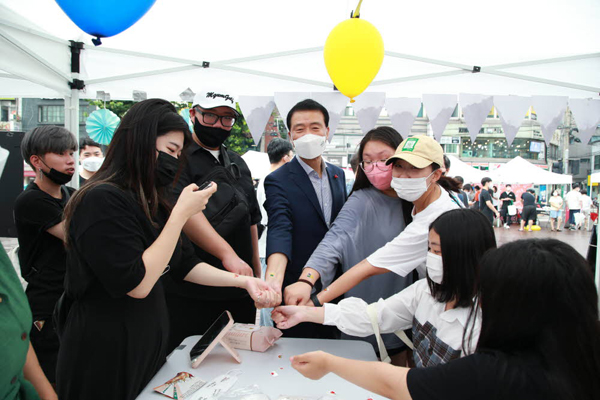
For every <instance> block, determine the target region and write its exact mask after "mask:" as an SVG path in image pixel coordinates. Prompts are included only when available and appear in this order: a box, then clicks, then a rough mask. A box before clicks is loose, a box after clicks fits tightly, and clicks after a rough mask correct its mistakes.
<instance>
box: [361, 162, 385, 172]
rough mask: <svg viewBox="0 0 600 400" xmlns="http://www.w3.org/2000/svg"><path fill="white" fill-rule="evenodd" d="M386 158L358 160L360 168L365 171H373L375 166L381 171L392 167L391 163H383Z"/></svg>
mask: <svg viewBox="0 0 600 400" xmlns="http://www.w3.org/2000/svg"><path fill="white" fill-rule="evenodd" d="M386 161H387V160H379V161H361V162H360V167H361V168H362V170H363V171H365V172H373V169H375V166H377V169H378V170H380V171H383V172H386V171H389V170H390V169H391V168H392V164H390V165H385V162H386Z"/></svg>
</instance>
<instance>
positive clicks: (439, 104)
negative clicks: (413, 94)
mask: <svg viewBox="0 0 600 400" xmlns="http://www.w3.org/2000/svg"><path fill="white" fill-rule="evenodd" d="M456 103H457V99H456V95H455V94H423V106H424V107H425V111H426V112H427V117H429V123H430V124H431V129H432V130H433V137H434V138H435V140H437V141H438V142H439V141H440V138H441V137H442V135H443V134H444V129H446V125H448V121H449V120H450V117H451V116H452V113H453V112H454V109H455V108H456Z"/></svg>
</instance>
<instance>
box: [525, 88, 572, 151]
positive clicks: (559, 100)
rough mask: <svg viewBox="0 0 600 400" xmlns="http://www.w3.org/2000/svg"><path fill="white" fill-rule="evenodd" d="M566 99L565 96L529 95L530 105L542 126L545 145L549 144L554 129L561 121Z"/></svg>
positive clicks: (565, 107)
mask: <svg viewBox="0 0 600 400" xmlns="http://www.w3.org/2000/svg"><path fill="white" fill-rule="evenodd" d="M568 100H569V98H568V97H566V96H531V105H532V106H533V111H535V114H536V115H537V121H538V122H539V123H540V127H541V128H542V135H544V139H545V140H546V145H549V144H550V141H551V140H552V136H554V131H555V130H556V128H557V127H558V125H559V124H561V123H562V121H563V117H564V116H565V111H566V109H567V101H568Z"/></svg>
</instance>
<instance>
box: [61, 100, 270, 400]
mask: <svg viewBox="0 0 600 400" xmlns="http://www.w3.org/2000/svg"><path fill="white" fill-rule="evenodd" d="M189 142H190V132H189V128H188V125H187V123H186V122H185V121H184V120H183V119H182V118H181V117H180V116H179V115H178V114H177V112H176V110H175V108H174V107H173V105H172V104H171V103H169V102H168V101H165V100H159V99H150V100H146V101H143V102H140V103H138V104H136V105H134V106H133V107H132V108H131V109H130V110H129V112H128V113H127V114H126V115H125V116H124V117H123V120H122V121H121V124H120V125H119V127H118V129H117V131H116V132H115V135H114V137H113V140H112V143H111V145H110V147H109V149H108V153H107V155H106V159H105V161H104V163H103V164H102V167H101V169H100V170H99V171H98V172H97V173H96V174H95V175H94V176H93V177H92V178H91V179H90V180H89V181H88V182H87V183H86V185H85V186H83V188H82V189H80V190H79V191H78V192H77V193H76V194H75V195H74V196H73V197H72V199H71V201H70V203H69V204H68V206H67V209H66V210H65V217H66V224H65V225H66V227H67V249H68V257H69V260H68V263H67V277H66V280H65V291H66V294H67V295H68V296H69V298H72V299H74V302H73V305H72V307H71V309H70V311H69V315H68V318H67V320H66V324H65V326H64V332H63V334H62V337H61V347H60V351H59V357H58V367H57V371H58V373H57V377H58V378H57V389H58V393H59V398H61V399H65V400H69V399H73V400H80V399H134V398H135V397H136V396H137V395H138V394H139V393H140V392H141V391H142V389H143V388H144V387H145V385H146V384H147V383H148V382H149V381H150V379H151V378H152V377H153V376H154V374H155V373H156V372H157V371H158V370H159V368H160V367H161V366H162V364H163V363H164V362H165V357H166V355H167V354H166V345H167V340H168V335H169V318H168V312H167V308H166V303H165V297H164V291H163V286H162V283H161V276H162V275H164V274H172V276H173V277H174V278H176V279H185V280H186V281H189V282H194V283H198V284H202V285H209V286H236V287H240V288H245V289H246V290H247V291H248V293H249V294H250V296H252V298H253V299H254V300H255V301H257V302H260V301H261V299H263V300H266V299H268V298H270V296H272V295H273V294H272V293H271V292H270V291H269V289H268V287H267V286H266V284H264V282H262V281H260V280H258V279H256V278H249V277H245V276H238V275H235V274H232V273H230V272H227V271H223V270H218V269H216V268H214V267H212V266H210V265H208V264H206V263H202V262H201V261H200V260H198V259H197V258H196V256H195V254H194V251H193V249H192V247H191V244H190V243H189V241H188V240H187V238H185V236H183V235H182V233H181V229H182V227H183V225H184V224H185V223H186V221H187V219H188V218H189V217H191V216H192V215H194V214H196V213H198V212H201V211H202V210H203V209H204V207H205V205H206V203H207V201H208V199H209V197H210V196H211V195H212V193H214V192H215V191H216V190H217V188H216V184H213V186H212V187H209V188H207V189H205V190H198V186H196V185H194V184H192V185H189V186H188V187H187V188H185V189H184V191H183V192H182V194H181V196H180V197H179V199H178V200H177V203H176V204H175V205H174V206H173V207H172V208H171V207H170V205H169V203H168V201H167V192H168V186H169V185H172V184H173V182H174V180H175V177H176V175H177V173H178V171H179V170H180V168H179V164H180V160H179V159H180V157H181V154H183V152H182V150H183V149H184V148H185V146H186V145H187V144H188V143H189ZM189 318H190V319H192V318H202V310H192V309H191V310H189ZM198 333H202V332H198Z"/></svg>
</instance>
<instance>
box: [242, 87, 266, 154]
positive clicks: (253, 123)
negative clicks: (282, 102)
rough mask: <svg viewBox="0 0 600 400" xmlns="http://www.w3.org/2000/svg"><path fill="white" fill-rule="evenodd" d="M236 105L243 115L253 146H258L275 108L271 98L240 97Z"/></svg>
mask: <svg viewBox="0 0 600 400" xmlns="http://www.w3.org/2000/svg"><path fill="white" fill-rule="evenodd" d="M238 104H239V105H240V110H242V114H244V119H245V120H246V123H247V124H248V129H250V133H251V134H252V139H254V144H258V142H259V141H260V138H261V137H262V134H263V132H264V131H265V127H266V126H267V123H268V122H269V118H270V117H271V114H272V113H273V109H274V108H275V101H274V99H273V96H240V97H239V99H238Z"/></svg>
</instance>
